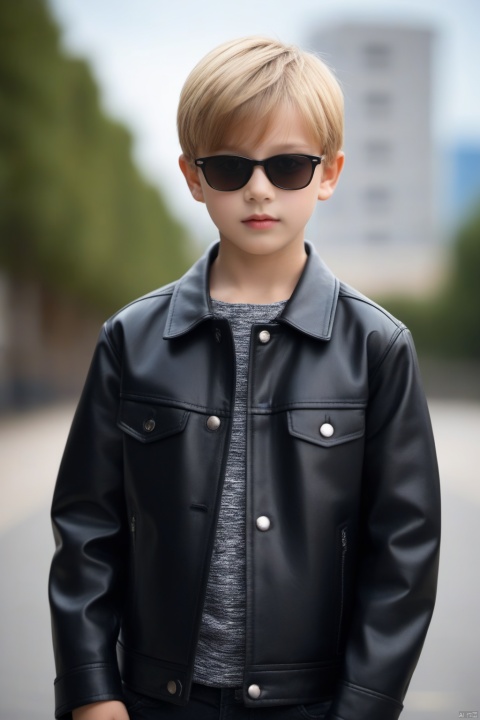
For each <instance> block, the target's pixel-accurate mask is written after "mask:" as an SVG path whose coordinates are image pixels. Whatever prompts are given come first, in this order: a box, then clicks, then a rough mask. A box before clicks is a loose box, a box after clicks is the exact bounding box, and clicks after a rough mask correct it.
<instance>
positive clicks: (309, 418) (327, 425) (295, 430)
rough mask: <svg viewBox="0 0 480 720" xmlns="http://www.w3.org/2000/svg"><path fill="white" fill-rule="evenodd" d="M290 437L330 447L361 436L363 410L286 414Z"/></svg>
mask: <svg viewBox="0 0 480 720" xmlns="http://www.w3.org/2000/svg"><path fill="white" fill-rule="evenodd" d="M288 430H289V432H290V434H291V435H294V436H295V437H298V438H301V439H302V440H306V441H307V442H311V443H314V444H315V445H321V446H322V447H331V446H332V445H340V444H341V443H345V442H350V441H351V440H356V439H357V438H360V437H362V435H363V434H364V432H365V410H364V408H328V409H325V408H315V409H308V410H289V411H288Z"/></svg>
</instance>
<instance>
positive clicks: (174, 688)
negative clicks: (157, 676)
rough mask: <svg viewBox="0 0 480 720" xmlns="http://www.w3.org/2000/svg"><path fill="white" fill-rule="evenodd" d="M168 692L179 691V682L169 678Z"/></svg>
mask: <svg viewBox="0 0 480 720" xmlns="http://www.w3.org/2000/svg"><path fill="white" fill-rule="evenodd" d="M167 692H169V693H170V695H175V693H176V692H177V683H176V682H175V680H169V681H168V682H167Z"/></svg>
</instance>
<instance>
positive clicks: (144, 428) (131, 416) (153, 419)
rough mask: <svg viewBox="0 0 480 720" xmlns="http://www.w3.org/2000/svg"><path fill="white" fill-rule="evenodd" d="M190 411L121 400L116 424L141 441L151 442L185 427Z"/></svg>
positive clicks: (180, 430) (174, 433)
mask: <svg viewBox="0 0 480 720" xmlns="http://www.w3.org/2000/svg"><path fill="white" fill-rule="evenodd" d="M189 416H190V413H189V412H188V411H187V410H183V409H181V408H173V407H165V406H163V405H154V404H153V403H143V402H136V401H134V400H122V401H121V403H120V408H119V413H118V420H117V425H118V427H120V428H122V430H124V431H125V432H126V433H128V434H129V435H131V436H132V437H134V438H135V439H136V440H139V441H140V442H142V443H151V442H155V441H156V440H160V439H162V438H167V437H169V436H170V435H176V434H177V433H179V432H182V430H184V429H185V426H186V424H187V421H188V418H189Z"/></svg>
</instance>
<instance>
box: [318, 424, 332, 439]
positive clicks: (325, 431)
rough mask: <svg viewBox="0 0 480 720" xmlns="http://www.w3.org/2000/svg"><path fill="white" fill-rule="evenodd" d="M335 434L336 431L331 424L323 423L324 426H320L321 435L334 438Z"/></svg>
mask: <svg viewBox="0 0 480 720" xmlns="http://www.w3.org/2000/svg"><path fill="white" fill-rule="evenodd" d="M334 432H335V430H334V429H333V425H330V423H323V425H320V435H323V437H326V438H329V437H332V435H333V433H334Z"/></svg>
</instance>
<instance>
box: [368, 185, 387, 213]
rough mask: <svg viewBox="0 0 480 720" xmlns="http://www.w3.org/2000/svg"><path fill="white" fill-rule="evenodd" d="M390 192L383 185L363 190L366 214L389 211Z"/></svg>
mask: <svg viewBox="0 0 480 720" xmlns="http://www.w3.org/2000/svg"><path fill="white" fill-rule="evenodd" d="M391 200H392V196H391V192H390V190H389V188H388V187H385V186H384V185H374V186H371V187H369V188H367V189H366V190H365V205H366V208H367V212H374V213H379V212H384V211H387V210H389V209H390V206H391Z"/></svg>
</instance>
